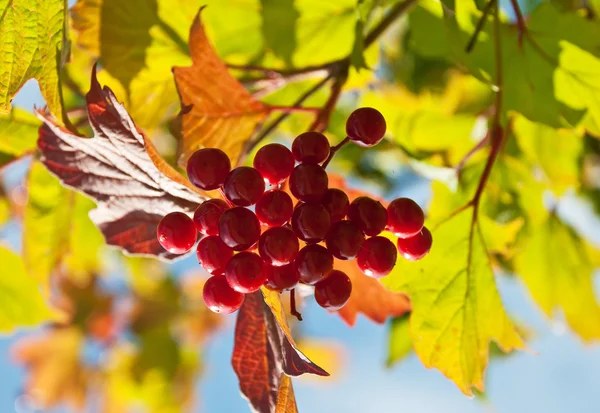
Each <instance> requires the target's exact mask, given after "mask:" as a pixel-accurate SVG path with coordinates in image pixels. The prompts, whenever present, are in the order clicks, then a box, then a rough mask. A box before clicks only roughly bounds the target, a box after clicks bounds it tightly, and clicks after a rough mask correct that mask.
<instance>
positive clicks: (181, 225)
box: [156, 212, 197, 254]
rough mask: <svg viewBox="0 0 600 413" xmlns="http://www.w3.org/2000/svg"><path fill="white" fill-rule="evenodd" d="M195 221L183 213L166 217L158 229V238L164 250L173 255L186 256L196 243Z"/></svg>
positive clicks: (174, 213) (173, 213) (175, 213)
mask: <svg viewBox="0 0 600 413" xmlns="http://www.w3.org/2000/svg"><path fill="white" fill-rule="evenodd" d="M196 237H197V232H196V227H195V226H194V221H192V219H191V218H190V217H188V216H187V215H186V214H184V213H183V212H171V213H170V214H167V215H165V216H164V217H163V218H162V219H161V220H160V222H159V223H158V226H157V227H156V238H158V242H159V243H160V245H162V247H163V248H164V249H166V250H167V251H169V252H171V253H173V254H185V253H186V252H188V251H189V250H191V249H192V247H193V246H194V244H195V243H196Z"/></svg>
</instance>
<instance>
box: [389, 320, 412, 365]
mask: <svg viewBox="0 0 600 413" xmlns="http://www.w3.org/2000/svg"><path fill="white" fill-rule="evenodd" d="M409 319H410V313H406V314H404V315H402V316H400V317H396V318H393V319H392V321H391V323H390V331H389V333H388V358H387V362H386V364H387V366H388V367H390V366H392V365H394V364H396V363H398V362H399V361H401V360H403V359H404V358H405V357H406V356H408V355H409V354H410V352H411V351H412V340H411V339H410V332H409Z"/></svg>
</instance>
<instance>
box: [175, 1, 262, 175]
mask: <svg viewBox="0 0 600 413" xmlns="http://www.w3.org/2000/svg"><path fill="white" fill-rule="evenodd" d="M190 52H191V55H192V67H175V68H173V73H174V74H175V83H176V84H177V90H178V91H179V97H180V98H181V106H182V108H183V110H182V115H181V116H182V134H183V136H182V138H181V139H182V140H181V142H180V146H179V152H180V158H179V163H180V164H181V165H185V163H186V161H187V159H188V158H189V157H190V155H191V154H192V153H194V152H195V151H197V150H198V149H200V148H203V147H211V148H219V149H222V150H223V151H224V152H225V153H227V154H228V155H229V157H230V158H231V159H232V161H233V162H234V163H235V162H236V161H237V160H238V158H239V156H240V154H241V152H242V147H243V145H244V142H245V141H246V140H247V139H248V138H249V137H250V135H251V134H252V133H253V132H254V129H255V128H256V127H257V125H258V124H259V123H261V122H262V121H263V120H264V119H265V117H266V116H267V115H268V114H269V107H268V106H267V105H265V104H263V103H262V102H259V101H258V100H255V99H254V98H253V97H252V95H251V94H250V93H249V92H248V91H247V90H246V89H245V88H244V86H242V84H240V83H239V82H238V81H237V80H236V79H235V78H234V77H233V76H231V75H230V74H229V72H228V71H227V67H226V66H225V64H224V63H223V62H222V61H221V59H220V58H219V56H218V55H217V53H216V52H215V50H214V49H213V47H212V46H211V44H210V43H209V41H208V38H207V37H206V33H205V31H204V25H203V24H202V22H201V21H200V13H199V14H198V15H197V16H196V19H195V20H194V24H193V25H192V29H191V32H190Z"/></svg>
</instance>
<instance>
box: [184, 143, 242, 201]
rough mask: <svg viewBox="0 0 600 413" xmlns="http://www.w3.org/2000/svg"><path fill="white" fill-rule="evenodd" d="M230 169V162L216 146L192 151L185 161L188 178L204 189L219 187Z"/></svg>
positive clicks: (209, 189)
mask: <svg viewBox="0 0 600 413" xmlns="http://www.w3.org/2000/svg"><path fill="white" fill-rule="evenodd" d="M230 170H231V162H230V161H229V157H228V156H227V154H226V153H225V152H223V151H222V150H220V149H216V148H204V149H200V150H199V151H196V152H194V154H193V155H192V156H191V157H190V159H188V161H187V174H188V179H189V180H190V182H191V183H192V184H194V185H195V186H197V187H198V188H200V189H203V190H205V191H211V190H213V189H217V188H219V187H220V186H221V185H223V183H224V182H225V179H226V178H227V174H229V171H230Z"/></svg>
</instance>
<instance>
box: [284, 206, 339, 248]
mask: <svg viewBox="0 0 600 413" xmlns="http://www.w3.org/2000/svg"><path fill="white" fill-rule="evenodd" d="M330 226H331V219H330V218H329V212H327V210H326V209H325V207H324V206H323V205H321V204H304V203H300V204H298V205H297V206H296V208H295V209H294V214H293V215H292V228H293V229H294V232H295V233H296V235H297V236H298V238H300V239H301V240H302V241H305V242H308V243H313V242H319V241H322V240H323V239H324V238H325V236H326V235H327V231H329V227H330Z"/></svg>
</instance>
